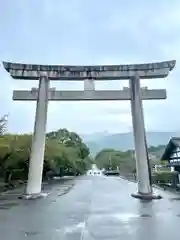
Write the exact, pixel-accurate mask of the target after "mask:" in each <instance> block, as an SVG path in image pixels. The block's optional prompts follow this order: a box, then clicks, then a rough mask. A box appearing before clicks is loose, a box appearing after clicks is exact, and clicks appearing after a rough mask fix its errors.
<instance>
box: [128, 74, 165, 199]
mask: <svg viewBox="0 0 180 240" xmlns="http://www.w3.org/2000/svg"><path fill="white" fill-rule="evenodd" d="M129 85H130V91H131V112H132V124H133V134H134V144H135V155H136V172H137V181H138V191H137V193H134V194H132V196H133V197H135V198H139V199H144V200H152V199H160V198H161V196H160V195H155V194H153V191H152V184H151V168H150V163H149V158H148V151H147V142H146V134H145V125H144V116H143V106H142V99H141V92H140V78H139V76H138V75H136V76H134V77H133V78H131V79H130V81H129Z"/></svg>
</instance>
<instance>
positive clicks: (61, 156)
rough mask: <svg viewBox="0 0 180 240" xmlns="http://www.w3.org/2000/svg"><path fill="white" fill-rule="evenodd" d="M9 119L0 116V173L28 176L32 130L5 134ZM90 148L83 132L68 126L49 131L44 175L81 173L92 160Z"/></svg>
mask: <svg viewBox="0 0 180 240" xmlns="http://www.w3.org/2000/svg"><path fill="white" fill-rule="evenodd" d="M6 124H7V119H6V118H5V117H3V118H1V120H0V177H1V178H3V179H4V181H5V182H9V181H11V180H12V179H22V180H27V177H28V166H29V159H30V152H31V143H32V135H31V134H6V133H5V129H6ZM89 154H90V152H89V148H88V147H87V146H86V145H85V143H84V142H83V140H82V139H81V138H80V136H79V135H78V134H77V133H75V132H70V131H68V130H67V129H59V130H58V131H54V132H50V133H47V135H46V145H45V154H44V170H43V178H46V176H47V175H48V173H49V172H51V175H58V176H63V175H67V174H71V175H72V174H73V175H77V174H78V175H79V174H83V173H84V172H86V171H87V170H88V169H89V168H90V167H91V164H92V162H93V160H92V159H91V158H90V156H89Z"/></svg>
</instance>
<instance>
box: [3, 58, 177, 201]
mask: <svg viewBox="0 0 180 240" xmlns="http://www.w3.org/2000/svg"><path fill="white" fill-rule="evenodd" d="M175 63H176V62H175V61H174V60H173V61H166V62H159V63H149V64H134V65H103V66H64V65H35V64H33V65H31V64H19V63H10V62H3V66H4V68H5V69H6V70H7V71H8V72H9V73H10V75H11V76H12V77H13V78H14V79H21V80H22V79H25V80H39V88H38V89H36V88H32V89H31V90H30V91H14V92H13V100H17V101H37V107H36V117H35V125H34V136H33V141H32V150H31V156H30V165H29V174H28V184H27V189H26V194H27V196H28V197H35V196H41V195H42V193H41V184H42V171H43V162H44V148H45V136H46V120H47V108H48V101H77V100H79V101H80V100H85V101H92V100H93V101H94V100H100V101H101V100H103V101H104V100H130V101H131V112H132V123H133V133H134V143H135V153H136V169H137V178H138V191H137V193H135V194H132V196H133V197H136V198H140V199H157V198H160V196H157V195H154V194H153V191H152V186H151V177H150V176H151V173H150V167H149V159H148V152H147V144H146V134H145V127H144V117H143V108H142V100H151V99H166V90H165V89H156V90H152V89H151V90H149V89H147V88H140V79H152V78H164V77H167V76H168V74H169V71H171V70H172V69H173V68H174V66H175ZM124 79H126V80H129V88H123V90H116V91H109V90H108V91H104V90H101V91H97V90H95V80H96V81H103V80H124ZM51 80H52V81H59V80H67V81H72V80H76V81H84V91H56V89H55V88H50V86H49V85H50V81H51Z"/></svg>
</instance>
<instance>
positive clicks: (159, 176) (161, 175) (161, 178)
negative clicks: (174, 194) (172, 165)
mask: <svg viewBox="0 0 180 240" xmlns="http://www.w3.org/2000/svg"><path fill="white" fill-rule="evenodd" d="M152 182H153V183H154V184H165V183H166V184H167V183H170V184H172V185H174V186H176V185H177V184H178V183H179V178H178V172H176V171H173V172H169V171H161V172H154V173H153V175H152Z"/></svg>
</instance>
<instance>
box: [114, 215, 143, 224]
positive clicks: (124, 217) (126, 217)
mask: <svg viewBox="0 0 180 240" xmlns="http://www.w3.org/2000/svg"><path fill="white" fill-rule="evenodd" d="M113 216H114V217H115V218H117V219H118V220H121V221H122V222H129V221H130V220H132V219H135V218H139V217H140V216H139V215H138V214H132V213H125V214H115V215H113Z"/></svg>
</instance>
